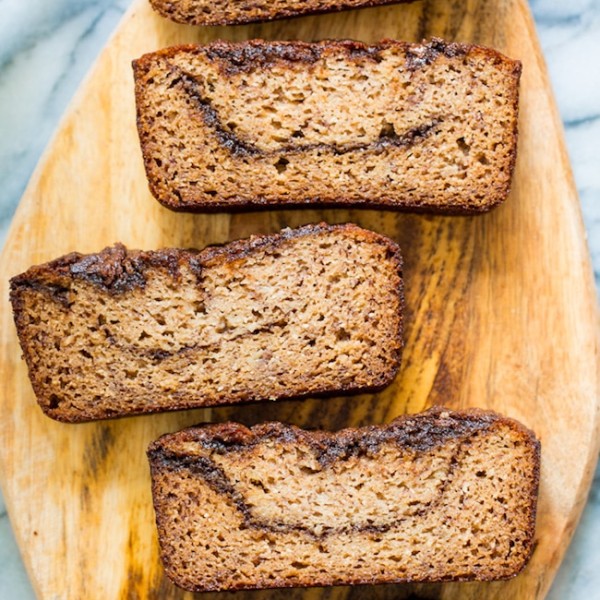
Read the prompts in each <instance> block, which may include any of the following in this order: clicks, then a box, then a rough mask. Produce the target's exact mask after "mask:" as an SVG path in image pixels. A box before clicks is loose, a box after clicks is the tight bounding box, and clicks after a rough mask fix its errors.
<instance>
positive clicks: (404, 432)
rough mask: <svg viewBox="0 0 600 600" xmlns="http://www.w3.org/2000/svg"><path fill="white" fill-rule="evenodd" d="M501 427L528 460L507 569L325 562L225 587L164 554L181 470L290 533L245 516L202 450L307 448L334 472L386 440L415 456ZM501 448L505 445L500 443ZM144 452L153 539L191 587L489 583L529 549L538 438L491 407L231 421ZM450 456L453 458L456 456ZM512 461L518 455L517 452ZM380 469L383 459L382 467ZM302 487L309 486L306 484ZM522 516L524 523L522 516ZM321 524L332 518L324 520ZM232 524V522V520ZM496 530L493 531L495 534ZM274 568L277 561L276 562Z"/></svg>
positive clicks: (171, 569)
mask: <svg viewBox="0 0 600 600" xmlns="http://www.w3.org/2000/svg"><path fill="white" fill-rule="evenodd" d="M506 431H509V432H510V433H509V434H508V435H509V437H510V439H511V440H513V441H514V442H515V443H516V446H518V445H521V446H522V447H523V448H525V449H526V451H525V454H524V456H527V457H528V461H529V462H528V463H527V465H519V466H520V467H523V471H524V473H525V474H526V475H525V479H524V480H523V481H522V482H520V484H519V482H515V485H516V486H517V487H518V486H519V485H522V486H524V487H525V489H526V495H525V498H526V499H525V500H522V502H524V503H525V504H526V506H520V507H519V508H518V510H519V512H521V511H522V514H521V516H520V517H519V518H520V523H525V524H526V531H521V530H520V538H519V539H520V541H519V544H520V546H519V548H520V549H519V556H518V557H515V558H514V559H511V561H512V562H511V566H510V568H509V569H508V568H507V566H506V564H504V565H502V566H501V564H502V563H503V561H502V560H500V559H499V560H498V569H497V570H494V568H493V567H492V568H491V569H490V566H489V565H482V566H481V569H478V568H477V567H475V566H473V568H472V569H470V572H469V573H468V574H465V573H461V572H460V571H457V572H455V573H452V572H451V569H450V572H448V571H447V570H446V572H444V573H439V576H433V577H432V576H428V577H426V578H423V576H422V575H419V574H418V573H416V572H410V571H409V572H407V573H405V574H404V575H403V576H398V575H397V574H394V573H392V572H383V571H379V569H374V574H373V575H372V576H369V577H365V576H364V575H363V576H359V577H356V576H354V575H353V574H352V573H350V574H348V573H344V568H343V567H340V569H341V573H340V572H339V571H336V570H335V569H332V568H331V566H330V567H329V569H330V570H329V571H328V573H327V574H323V573H321V575H319V576H316V578H314V579H311V580H310V581H308V580H306V579H305V578H304V579H303V578H302V577H300V579H297V578H295V579H294V580H293V581H290V579H286V578H283V577H281V578H277V577H275V578H271V577H269V578H263V577H261V576H259V577H258V579H257V580H256V581H255V582H254V583H251V582H250V581H249V580H246V581H245V582H244V583H243V585H238V584H236V583H235V582H233V583H232V584H231V585H224V584H223V579H221V580H220V581H214V582H212V583H211V582H208V583H207V582H206V581H204V582H203V583H202V584H197V583H196V584H194V583H193V582H192V581H191V580H190V578H189V575H187V574H184V573H182V572H181V569H180V567H179V562H177V560H174V557H173V556H172V555H171V553H172V551H173V547H174V546H173V540H172V539H171V538H172V536H173V532H172V531H169V528H170V527H173V522H172V521H171V520H170V519H169V517H168V516H167V510H168V507H169V500H168V499H166V498H167V496H168V495H169V494H170V492H171V491H173V490H170V488H169V486H168V483H165V482H168V481H178V480H179V476H181V477H184V476H186V475H184V474H187V473H190V474H193V475H192V477H194V478H199V479H205V480H206V482H207V483H208V484H209V485H210V487H211V488H214V490H215V492H216V493H217V494H218V495H219V496H222V497H223V502H228V503H229V502H231V503H233V504H234V505H235V506H237V509H238V510H240V511H241V512H242V513H244V514H245V517H244V519H245V525H244V527H249V528H251V529H252V528H255V529H257V530H261V529H262V530H264V531H265V532H267V531H271V533H272V534H273V535H274V536H277V535H281V534H283V533H285V532H286V531H287V533H288V534H289V533H290V532H292V531H293V530H294V528H293V527H292V528H291V529H289V528H288V529H285V527H283V526H282V525H278V526H277V527H276V528H275V529H272V528H271V527H270V526H269V525H268V524H267V523H263V522H257V521H256V520H253V518H252V515H251V511H252V510H253V509H252V508H248V507H247V506H245V504H244V501H243V500H242V499H240V494H239V491H236V490H235V489H234V487H231V484H230V483H228V480H227V479H226V478H225V479H223V473H222V471H221V470H220V468H218V467H216V465H215V464H214V463H213V462H212V460H211V459H210V458H206V457H207V456H210V455H213V456H228V455H229V454H232V455H239V456H245V455H246V454H248V453H250V454H252V455H255V454H256V456H257V457H258V456H259V455H260V453H261V452H262V451H263V450H264V449H265V448H272V447H279V446H281V447H300V448H308V449H311V450H310V451H311V452H312V453H314V457H315V460H316V462H317V463H318V464H319V465H321V468H322V469H323V470H324V471H327V470H335V468H336V465H337V463H339V462H340V461H341V462H344V461H348V460H350V461H352V460H354V461H355V460H356V459H357V458H359V457H361V456H368V457H371V458H373V457H375V458H376V457H377V456H378V452H379V451H380V449H381V448H382V447H385V446H386V445H389V444H395V445H397V447H398V448H401V449H402V451H404V452H407V453H408V455H410V456H421V455H425V454H427V453H435V452H436V451H437V449H438V448H439V449H440V450H442V449H444V448H445V446H447V445H449V444H451V443H453V442H457V443H458V444H459V446H464V445H467V446H469V445H470V444H472V443H474V442H473V441H474V440H475V439H481V438H482V437H485V436H490V437H495V436H497V437H499V438H500V437H501V436H505V437H506ZM201 448H204V451H202V450H200V449H201ZM523 448H522V449H523ZM192 449H193V450H192ZM506 452H511V451H510V450H508V449H507V450H506ZM148 457H149V460H150V465H151V469H152V475H153V497H154V502H155V509H156V519H157V526H158V529H159V538H160V539H161V541H162V542H163V549H162V558H163V562H164V563H165V568H166V570H167V573H168V575H169V577H171V578H172V579H173V581H174V582H175V583H176V584H178V585H180V586H182V587H184V588H185V589H189V590H191V591H217V590H224V589H231V590H234V589H261V588H271V587H292V586H294V587H295V586H298V587H313V586H322V585H356V584H374V583H405V582H411V581H426V582H441V581H473V580H478V581H491V580H496V579H507V578H511V577H514V576H516V575H517V574H518V573H519V572H520V571H521V570H522V569H523V568H524V566H525V565H526V564H527V562H528V560H529V558H530V556H531V552H532V551H533V538H534V533H535V518H536V506H537V494H538V487H539V467H540V464H539V463H540V444H539V441H538V440H537V439H536V437H535V434H534V433H533V432H532V431H530V430H529V429H527V428H526V427H524V426H523V425H522V424H520V423H519V422H518V421H515V420H513V419H510V418H506V417H502V416H500V415H498V414H496V413H494V412H491V411H481V410H478V409H470V410H463V411H451V410H448V409H446V408H438V407H434V408H432V409H430V410H428V411H426V412H424V413H421V414H417V415H407V416H403V417H399V418H398V419H396V420H394V421H393V422H392V423H390V424H389V425H385V426H369V427H363V428H360V429H355V428H348V429H344V430H341V431H338V432H325V431H306V430H302V429H299V428H297V427H294V426H289V425H284V424H281V423H265V424H261V425H257V426H254V427H252V428H247V427H245V426H243V425H240V424H238V423H221V424H206V425H202V426H198V427H193V428H189V429H186V430H183V431H180V432H177V433H173V434H167V435H165V436H162V437H161V438H159V439H158V440H157V441H155V442H153V443H152V444H151V445H150V447H149V449H148ZM302 460H303V462H305V461H306V462H307V463H310V460H308V459H306V458H303V459H302ZM381 460H383V459H381ZM456 460H458V461H459V462H460V459H459V458H457V459H456ZM481 460H482V462H483V464H484V465H487V466H488V467H489V469H490V470H491V469H492V468H493V467H494V464H493V462H490V461H492V460H493V458H492V457H481ZM509 460H510V459H509ZM513 460H517V459H516V457H515V459H513ZM231 461H233V463H232V464H235V461H236V459H234V458H232V459H231ZM248 464H249V463H248V462H247V461H245V460H244V462H243V465H245V467H244V468H246V469H247V468H248ZM383 467H384V465H382V468H383ZM457 468H459V467H457ZM254 472H255V471H253V473H254ZM340 472H343V471H340ZM255 473H256V477H260V476H259V472H258V471H256V472H255ZM333 477H335V475H334V476H333ZM420 484H421V482H419V481H415V482H414V485H415V487H416V488H418V486H419V485H420ZM301 485H302V484H301ZM304 485H309V484H308V482H307V483H306V484H304ZM165 486H166V487H165ZM496 493H505V491H504V492H501V491H498V490H497V491H496ZM175 495H176V494H175ZM175 495H173V498H175ZM226 498H229V500H226ZM480 500H481V501H482V502H483V503H484V506H485V502H487V501H488V499H487V498H480ZM506 502H508V503H509V504H510V503H511V502H513V500H512V499H510V498H506ZM197 510H198V511H202V510H205V508H204V507H202V506H200V505H199V506H198V507H197ZM249 511H250V512H249ZM523 515H524V516H523ZM523 518H524V519H525V521H523ZM328 525H331V524H330V523H328ZM478 525H480V524H478ZM231 526H232V527H234V525H233V524H231ZM353 531H355V533H360V531H363V532H364V534H365V536H366V538H365V540H364V542H360V543H364V544H365V548H366V544H368V543H369V542H368V540H369V539H370V537H372V534H377V533H380V534H381V533H385V532H386V531H388V529H387V528H384V529H381V528H377V527H373V526H367V527H366V529H364V530H362V529H356V528H354V529H353ZM498 534H499V535H500V532H498ZM298 535H307V532H305V531H304V532H302V531H300V530H298ZM313 535H314V534H313ZM330 535H336V530H335V529H331V528H330V529H328V530H326V531H325V532H324V533H322V534H320V535H319V536H317V538H315V539H316V540H317V541H320V542H323V540H327V539H328V536H330ZM474 535H476V534H474ZM431 536H435V532H432V533H431ZM273 539H275V538H273ZM167 540H169V541H168V548H169V552H166V551H165V549H166V547H167ZM355 543H359V542H355ZM414 550H415V551H418V550H419V548H418V547H415V548H414ZM365 551H366V550H365ZM257 560H259V555H257ZM374 566H375V565H374ZM278 568H283V567H282V565H278ZM457 568H458V567H457ZM507 569H508V570H507ZM375 572H376V573H375Z"/></svg>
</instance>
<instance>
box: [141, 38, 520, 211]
mask: <svg viewBox="0 0 600 600" xmlns="http://www.w3.org/2000/svg"><path fill="white" fill-rule="evenodd" d="M390 48H394V49H398V50H399V51H402V52H406V53H407V57H408V58H407V62H406V68H407V69H408V70H419V69H422V68H424V67H426V66H427V65H429V64H431V63H432V62H434V61H435V60H436V58H437V57H439V56H444V57H447V58H458V57H461V56H467V55H468V56H470V57H476V58H477V57H478V58H481V59H485V60H487V61H489V62H490V63H492V64H494V65H495V66H496V67H497V68H498V69H499V70H501V71H502V72H503V73H504V75H505V78H506V81H507V84H506V85H507V89H508V90H509V91H508V93H509V95H510V105H511V107H512V110H513V111H514V114H515V118H514V122H513V123H512V124H511V125H510V131H508V133H507V145H508V146H509V147H510V148H511V151H510V155H509V160H508V163H507V165H506V171H507V173H508V177H507V178H506V180H503V181H502V182H501V183H497V182H494V183H493V185H490V186H488V187H486V191H485V193H486V201H485V202H484V203H482V204H473V203H472V202H469V199H468V198H464V199H455V200H454V201H453V202H451V203H448V204H446V205H443V204H440V202H439V201H436V200H435V198H433V196H431V197H430V198H429V199H428V198H426V197H425V198H419V199H418V201H414V200H413V199H411V197H410V195H408V196H405V197H402V198H401V199H400V200H399V198H398V194H397V193H392V192H391V191H390V188H388V191H387V192H386V190H385V189H384V190H380V191H379V192H378V193H377V195H376V197H369V198H361V199H357V198H354V197H349V196H344V194H342V193H340V194H339V196H338V197H336V198H335V199H332V198H331V197H329V198H328V197H323V196H322V195H319V194H318V193H315V192H314V191H313V190H311V189H310V188H304V189H303V190H302V192H301V193H297V194H295V196H296V197H291V198H280V199H278V200H274V199H273V198H272V197H270V196H266V195H262V194H260V193H256V194H253V195H252V196H251V197H250V196H248V195H247V194H240V193H236V192H233V193H228V194H227V195H223V194H222V193H221V192H220V191H219V189H218V186H217V189H216V190H215V192H214V193H213V194H212V195H211V197H210V198H208V197H206V196H205V194H204V193H203V192H202V191H201V190H200V189H198V190H197V191H196V192H195V193H194V194H193V195H191V196H189V197H186V198H185V199H182V197H181V194H180V193H179V190H178V189H177V187H176V186H177V184H169V185H166V184H165V182H164V181H163V175H162V172H161V169H160V167H157V165H156V164H155V162H154V159H153V157H152V152H151V147H152V135H151V133H150V131H149V130H148V127H147V116H146V115H145V114H144V108H143V107H144V95H145V89H144V85H145V84H144V81H145V80H146V78H147V76H148V73H149V72H150V71H151V70H152V69H153V68H154V65H155V64H156V61H157V60H163V59H166V60H168V59H172V58H173V57H175V56H178V55H180V54H186V55H189V56H190V57H193V56H195V55H197V56H200V55H202V56H206V57H207V58H208V59H209V60H210V61H211V62H214V63H215V64H216V65H217V68H218V70H219V71H220V73H221V75H222V77H223V78H225V79H227V78H229V77H233V76H237V75H239V74H240V73H251V72H252V71H254V70H259V69H266V68H271V67H272V66H273V65H290V66H292V65H297V64H303V65H306V68H310V65H312V64H314V63H315V62H316V61H318V60H321V59H322V58H323V57H327V56H339V55H342V56H344V57H345V58H346V59H347V60H354V61H356V62H357V64H360V63H363V62H364V61H374V62H377V61H378V60H380V55H381V53H382V52H383V51H385V50H387V49H390ZM132 66H133V71H134V77H135V83H136V85H135V98H136V107H137V128H138V133H139V137H140V144H141V148H142V155H143V160H144V165H145V169H146V174H147V178H148V183H149V187H150V191H151V193H152V195H153V196H154V197H155V198H156V199H157V200H158V201H159V202H160V203H161V204H162V205H163V206H165V207H167V208H169V209H171V210H173V211H176V212H193V213H212V212H219V211H224V210H225V211H228V212H244V211H249V210H266V209H272V208H274V207H282V208H286V209H288V208H291V209H294V208H303V207H308V206H315V205H316V206H319V207H322V208H336V207H337V208H344V207H352V208H364V209H368V210H370V209H381V210H394V211H408V212H415V213H436V214H441V215H476V214H481V213H484V212H488V211H489V210H491V209H492V208H494V207H496V206H498V205H499V204H501V203H502V202H503V201H504V200H505V199H506V197H507V196H508V194H509V193H510V187H511V180H512V173H513V171H514V167H515V162H516V148H517V142H518V123H517V117H516V115H517V114H518V105H519V80H520V76H521V70H522V66H521V63H520V62H519V61H516V60H511V59H509V58H507V57H505V56H503V55H502V54H500V53H499V52H497V51H495V50H493V49H491V48H487V47H484V46H479V45H474V44H463V43H457V42H452V43H449V42H446V41H444V40H442V39H441V38H432V39H431V40H429V41H423V42H422V43H420V44H413V43H408V42H402V41H397V40H389V39H384V40H382V41H381V42H379V43H377V44H365V43H362V42H357V41H353V40H325V41H321V42H314V43H309V42H300V41H293V42H287V41H273V42H272V41H265V40H260V39H256V40H249V41H245V42H228V41H222V40H218V41H215V42H212V43H210V44H206V45H197V44H188V45H180V46H174V47H170V48H165V49H162V50H159V51H157V52H153V53H149V54H145V55H143V56H142V57H140V58H139V59H137V60H134V61H133V63H132ZM207 126H210V127H213V126H214V123H212V121H211V122H210V123H208V121H207ZM432 126H435V123H432ZM411 133H413V132H409V134H411ZM414 135H416V136H417V137H420V136H422V135H423V136H424V135H427V134H426V133H425V134H421V133H420V132H419V131H418V130H415V132H414ZM383 143H387V142H386V141H385V140H384V142H383ZM398 143H402V141H401V140H400V142H398ZM221 144H222V145H224V147H227V148H228V149H231V147H233V150H234V154H235V153H236V152H239V153H240V154H241V155H243V154H244V153H246V154H247V156H248V158H249V159H252V156H253V153H254V152H255V151H254V150H252V149H250V151H247V149H246V148H244V147H243V146H241V145H240V142H239V141H238V140H237V138H236V137H235V135H233V134H230V133H226V134H225V137H224V139H222V140H221ZM284 150H285V149H283V150H281V152H283V151H284ZM171 185H174V186H175V187H172V188H171V187H170V186H171ZM190 193H191V192H190Z"/></svg>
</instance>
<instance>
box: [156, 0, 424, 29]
mask: <svg viewBox="0 0 600 600" xmlns="http://www.w3.org/2000/svg"><path fill="white" fill-rule="evenodd" d="M408 2H414V0H236V1H235V2H232V1H231V0H150V4H151V5H152V8H154V10H156V11H157V12H158V13H159V14H160V15H162V16H163V17H166V18H167V19H171V20H172V21H175V22H177V23H184V24H188V25H238V24H240V23H256V22H260V21H271V20H272V19H284V18H287V17H297V16H300V15H308V14H316V13H325V12H336V11H340V10H345V9H349V8H361V7H368V6H381V5H384V4H400V3H408Z"/></svg>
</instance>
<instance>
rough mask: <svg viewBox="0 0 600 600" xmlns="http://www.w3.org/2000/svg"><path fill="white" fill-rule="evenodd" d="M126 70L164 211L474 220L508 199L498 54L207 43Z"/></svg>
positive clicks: (509, 123) (391, 44)
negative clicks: (385, 212) (425, 214)
mask: <svg viewBox="0 0 600 600" xmlns="http://www.w3.org/2000/svg"><path fill="white" fill-rule="evenodd" d="M133 66H134V72H135V89H136V101H137V123H138V131H139V136H140V141H141V146H142V151H143V156H144V162H145V167H146V173H147V176H148V180H149V183H150V189H151V191H152V193H153V194H154V196H155V197H156V198H157V199H158V200H159V201H160V202H161V203H163V204H164V205H165V206H167V207H169V208H171V209H174V210H188V211H210V210H217V209H219V210H220V209H236V208H237V209H241V208H246V209H247V208H257V207H269V206H271V207H272V206H283V205H286V206H290V205H295V206H302V205H307V204H313V205H319V206H323V205H356V206H362V207H376V206H379V207H383V208H389V209H404V210H421V211H425V210H427V211H432V212H439V213H476V212H481V211H485V210H488V209H490V208H491V207H493V206H495V205H496V204H498V203H499V202H502V201H503V200H504V199H505V198H506V195H507V194H508V192H509V188H510V182H511V175H512V172H513V166H514V162H515V156H516V141H517V105H518V82H519V76H520V71H521V65H520V63H519V62H517V61H513V60H510V59H508V58H506V57H504V56H502V55H501V54H499V53H497V52H495V51H494V50H490V49H487V48H482V47H478V46H467V45H462V44H447V43H445V42H443V41H442V40H438V39H436V40H433V41H431V42H430V43H427V44H407V43H402V42H396V41H384V42H381V43H379V44H376V45H370V46H369V45H366V44H361V43H358V42H351V41H326V42H320V43H304V42H265V41H250V42H241V43H228V42H214V43H212V44H208V45H205V46H179V47H175V48H168V49H166V50H162V51H159V52H155V53H153V54H146V55H144V56H143V57H142V58H140V59H139V60H137V61H134V63H133Z"/></svg>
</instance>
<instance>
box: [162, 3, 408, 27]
mask: <svg viewBox="0 0 600 600" xmlns="http://www.w3.org/2000/svg"><path fill="white" fill-rule="evenodd" d="M415 1H416V0H362V2H360V4H358V5H356V4H354V3H352V2H350V1H349V0H341V1H340V0H338V1H337V2H332V3H331V4H332V6H331V7H323V8H321V9H319V8H310V7H307V8H304V9H291V8H288V9H285V8H284V9H280V10H278V11H273V12H272V13H271V14H270V15H268V16H266V15H265V16H261V15H260V13H259V12H258V11H256V10H255V11H244V12H243V13H241V14H240V15H239V16H238V17H235V18H230V19H228V18H226V17H223V16H213V15H207V14H205V13H201V14H196V15H194V16H192V17H189V18H188V17H183V16H182V15H180V14H178V13H177V1H176V0H175V1H166V0H150V4H151V6H152V8H153V9H154V10H155V11H156V12H157V13H159V14H160V15H161V16H163V17H165V18H166V19H170V20H171V21H175V22H176V23H181V24H182V25H205V26H206V25H210V26H213V25H243V24H246V23H264V22H267V21H276V20H281V19H288V18H291V17H300V16H309V15H319V14H325V13H336V12H342V11H345V10H356V9H359V8H372V7H375V6H385V5H389V4H411V3H412V2H415Z"/></svg>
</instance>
